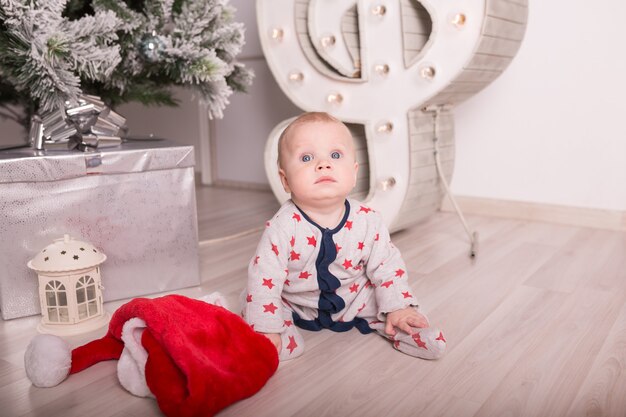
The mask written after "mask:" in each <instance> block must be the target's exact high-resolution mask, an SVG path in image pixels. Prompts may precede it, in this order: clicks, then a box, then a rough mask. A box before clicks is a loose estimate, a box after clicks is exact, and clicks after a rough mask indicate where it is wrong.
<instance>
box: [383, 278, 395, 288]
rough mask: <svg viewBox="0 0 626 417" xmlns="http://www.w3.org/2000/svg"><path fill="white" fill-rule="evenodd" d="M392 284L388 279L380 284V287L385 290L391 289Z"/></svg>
mask: <svg viewBox="0 0 626 417" xmlns="http://www.w3.org/2000/svg"><path fill="white" fill-rule="evenodd" d="M392 284H393V280H392V279H390V280H389V281H385V282H383V283H382V284H380V286H381V287H385V288H389V287H391V285H392Z"/></svg>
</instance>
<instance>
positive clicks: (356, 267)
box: [354, 264, 363, 271]
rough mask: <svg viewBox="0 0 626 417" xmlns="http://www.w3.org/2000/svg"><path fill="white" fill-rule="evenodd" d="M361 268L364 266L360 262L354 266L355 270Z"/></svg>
mask: <svg viewBox="0 0 626 417" xmlns="http://www.w3.org/2000/svg"><path fill="white" fill-rule="evenodd" d="M361 269H363V266H362V265H361V264H358V265H357V266H355V267H354V270H355V271H360V270H361Z"/></svg>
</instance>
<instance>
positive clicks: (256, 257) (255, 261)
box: [254, 255, 260, 265]
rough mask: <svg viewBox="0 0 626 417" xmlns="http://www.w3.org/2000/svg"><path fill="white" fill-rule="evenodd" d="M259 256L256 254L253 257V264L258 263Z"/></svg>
mask: <svg viewBox="0 0 626 417" xmlns="http://www.w3.org/2000/svg"><path fill="white" fill-rule="evenodd" d="M259 258H260V256H258V255H257V256H255V257H254V264H255V265H258V264H259Z"/></svg>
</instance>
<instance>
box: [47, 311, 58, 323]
mask: <svg viewBox="0 0 626 417" xmlns="http://www.w3.org/2000/svg"><path fill="white" fill-rule="evenodd" d="M48 320H50V321H51V322H54V323H58V322H59V313H58V311H57V309H56V308H48Z"/></svg>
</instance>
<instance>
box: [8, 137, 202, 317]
mask: <svg viewBox="0 0 626 417" xmlns="http://www.w3.org/2000/svg"><path fill="white" fill-rule="evenodd" d="M193 166H194V153H193V147H191V146H176V145H175V144H172V143H168V142H166V141H150V142H148V141H143V142H129V143H124V144H122V145H121V146H119V147H116V148H108V149H102V150H99V151H96V152H90V153H83V152H76V151H74V152H69V151H36V150H32V149H18V150H11V151H2V152H0V213H1V215H0V312H1V314H2V318H3V319H5V320H6V319H12V318H16V317H23V316H28V315H33V314H39V313H40V307H39V295H38V288H37V285H38V284H37V275H36V274H35V272H33V271H31V270H30V269H28V268H27V267H26V263H27V262H28V261H29V260H30V259H32V258H33V257H34V256H35V254H36V253H37V252H38V251H40V250H42V249H43V248H45V247H46V246H47V245H49V244H50V243H52V242H53V240H54V239H57V238H60V237H62V236H63V235H64V234H69V235H71V236H73V237H75V238H76V239H80V240H85V241H88V242H90V243H92V244H93V245H94V246H96V247H97V248H99V249H100V250H101V251H102V252H104V253H105V254H106V256H107V261H106V262H105V263H104V264H102V266H101V268H102V285H103V286H104V291H103V292H104V300H105V301H110V300H117V299H122V298H128V297H134V296H139V295H145V294H151V293H157V292H162V291H168V290H174V289H179V288H184V287H190V286H195V285H199V283H200V272H199V261H198V226H197V212H196V197H195V179H194V168H193Z"/></svg>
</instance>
